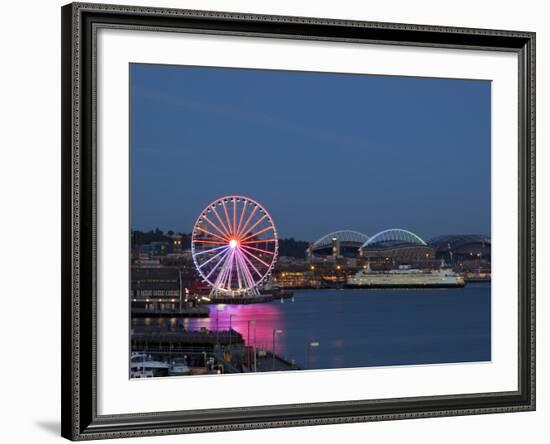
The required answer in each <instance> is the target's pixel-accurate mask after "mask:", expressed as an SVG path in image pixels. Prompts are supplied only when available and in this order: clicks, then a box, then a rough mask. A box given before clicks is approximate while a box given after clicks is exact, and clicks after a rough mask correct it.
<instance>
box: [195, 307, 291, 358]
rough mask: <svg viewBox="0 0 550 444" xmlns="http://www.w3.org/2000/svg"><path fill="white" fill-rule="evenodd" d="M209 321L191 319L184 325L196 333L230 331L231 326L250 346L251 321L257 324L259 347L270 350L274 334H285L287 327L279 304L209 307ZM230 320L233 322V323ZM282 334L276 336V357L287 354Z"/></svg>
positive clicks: (252, 326) (252, 338) (252, 335)
mask: <svg viewBox="0 0 550 444" xmlns="http://www.w3.org/2000/svg"><path fill="white" fill-rule="evenodd" d="M208 308H209V310H210V317H209V318H188V319H186V320H185V321H184V325H185V328H186V329H189V330H192V331H195V330H199V329H200V328H201V327H205V328H208V329H209V330H211V331H216V330H217V329H218V330H219V331H227V330H228V329H229V324H230V322H231V328H232V329H233V330H235V331H237V332H239V333H240V334H241V335H242V337H243V339H244V341H245V343H246V344H247V345H253V342H254V324H253V323H252V322H250V339H249V338H248V335H249V330H248V327H249V323H248V321H253V320H256V347H258V348H259V347H263V348H266V349H268V350H271V349H272V347H273V330H283V333H282V334H285V332H284V330H285V323H284V318H283V316H282V313H281V309H280V307H279V306H278V305H276V304H250V305H226V304H218V305H209V306H208ZM230 317H231V320H230ZM279 336H280V334H277V335H275V344H276V348H277V353H284V351H285V347H284V343H283V341H279Z"/></svg>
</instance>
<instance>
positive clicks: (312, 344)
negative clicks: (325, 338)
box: [306, 341, 320, 369]
mask: <svg viewBox="0 0 550 444" xmlns="http://www.w3.org/2000/svg"><path fill="white" fill-rule="evenodd" d="M319 345H320V344H319V341H311V342H308V343H307V349H306V355H307V359H306V368H308V369H309V367H310V363H309V357H310V354H311V349H312V348H316V347H319Z"/></svg>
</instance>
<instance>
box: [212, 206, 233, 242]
mask: <svg viewBox="0 0 550 444" xmlns="http://www.w3.org/2000/svg"><path fill="white" fill-rule="evenodd" d="M212 211H213V212H214V214H215V216H216V219H218V222H219V223H220V225H221V226H222V227H223V229H224V230H225V235H226V236H227V237H231V232H230V231H229V229H228V228H227V227H226V226H225V224H224V223H223V221H222V218H221V217H220V215H219V214H218V212H217V210H216V206H215V205H214V206H213V207H212Z"/></svg>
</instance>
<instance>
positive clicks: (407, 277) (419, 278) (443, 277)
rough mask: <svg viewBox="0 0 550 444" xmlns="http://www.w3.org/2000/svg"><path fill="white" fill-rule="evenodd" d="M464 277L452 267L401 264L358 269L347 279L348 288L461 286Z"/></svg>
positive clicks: (463, 283)
mask: <svg viewBox="0 0 550 444" xmlns="http://www.w3.org/2000/svg"><path fill="white" fill-rule="evenodd" d="M464 285H465V282H464V279H463V278H462V277H461V276H459V275H458V274H456V273H455V272H454V271H453V270H451V269H450V268H441V269H439V270H427V271H426V270H419V269H416V268H411V267H410V266H409V265H401V266H399V268H398V269H395V270H389V271H372V270H371V268H370V264H369V266H368V267H367V269H366V270H360V271H358V272H357V273H356V274H355V275H354V276H352V277H350V278H348V279H347V281H346V287H348V288H460V287H464Z"/></svg>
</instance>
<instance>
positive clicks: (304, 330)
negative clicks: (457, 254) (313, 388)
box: [185, 283, 491, 369]
mask: <svg viewBox="0 0 550 444" xmlns="http://www.w3.org/2000/svg"><path fill="white" fill-rule="evenodd" d="M209 307H210V317H209V318H204V319H186V320H185V327H186V329H189V330H198V329H200V328H201V327H206V328H208V329H210V330H213V331H215V330H227V329H228V328H230V327H231V328H232V329H234V330H236V331H238V332H239V333H240V334H241V335H242V336H243V338H244V340H245V341H246V342H247V343H248V344H250V345H254V344H255V345H256V347H257V348H264V349H266V350H268V351H272V349H273V347H275V352H276V353H277V354H278V355H281V356H284V357H286V358H287V359H289V360H294V361H295V362H296V364H298V365H300V366H301V367H302V368H312V369H330V368H345V367H368V366H387V365H407V364H409V365H410V364H432V363H452V362H475V361H489V360H491V284H490V283H470V284H468V285H466V286H465V287H464V288H452V289H426V290H416V289H415V290H401V289H399V290H361V289H354V290H349V289H348V290H346V289H344V290H336V289H335V290H297V291H295V292H294V298H293V299H292V300H290V299H286V300H284V302H281V301H279V300H276V301H273V302H270V303H262V304H250V305H210V306H209ZM254 321H255V327H254ZM254 336H255V338H254Z"/></svg>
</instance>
